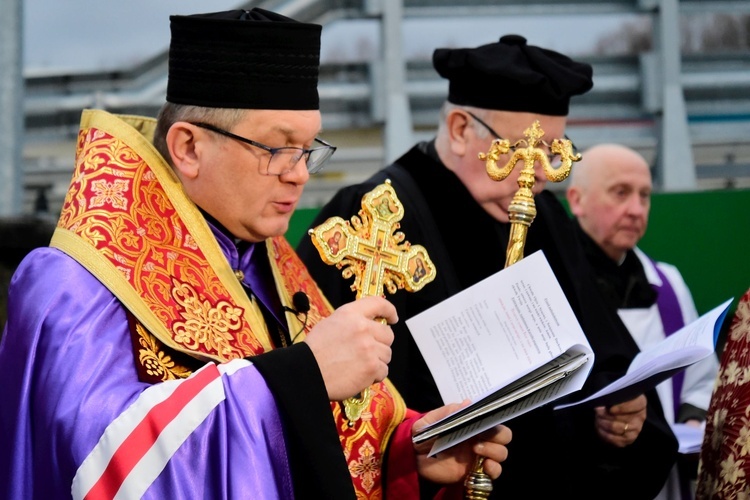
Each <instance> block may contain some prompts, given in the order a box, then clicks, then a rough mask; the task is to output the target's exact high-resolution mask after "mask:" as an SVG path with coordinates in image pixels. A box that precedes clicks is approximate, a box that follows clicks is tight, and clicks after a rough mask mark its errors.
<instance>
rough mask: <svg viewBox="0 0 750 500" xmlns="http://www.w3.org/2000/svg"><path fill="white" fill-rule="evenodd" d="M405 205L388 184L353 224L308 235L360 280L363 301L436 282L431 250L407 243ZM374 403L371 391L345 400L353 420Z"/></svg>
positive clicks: (326, 226)
mask: <svg viewBox="0 0 750 500" xmlns="http://www.w3.org/2000/svg"><path fill="white" fill-rule="evenodd" d="M403 217H404V206H403V205H402V204H401V201H400V200H399V199H398V197H397V196H396V192H395V191H394V190H393V187H392V186H391V183H390V181H388V180H386V181H385V183H384V184H380V185H379V186H377V187H375V189H373V190H372V191H370V192H369V193H367V194H366V195H365V196H364V197H363V198H362V209H361V210H360V211H359V215H354V216H352V218H351V221H346V220H344V219H342V218H341V217H331V218H330V219H328V220H327V221H325V222H324V223H323V224H321V225H319V226H318V227H316V228H314V229H310V230H309V231H308V233H309V234H310V236H311V237H312V242H313V244H314V245H315V247H316V248H317V249H318V252H320V257H321V258H322V259H323V262H325V263H326V264H331V265H336V267H338V268H339V269H342V272H341V274H342V276H343V277H344V278H346V279H349V278H351V277H352V276H354V282H353V283H352V286H351V288H352V290H353V291H355V292H356V294H357V298H358V299H359V298H361V297H368V296H385V290H387V291H388V293H396V291H398V290H399V289H406V290H407V291H409V292H416V291H418V290H421V289H422V287H424V286H425V285H426V284H427V283H429V282H430V281H432V280H433V279H435V266H434V264H433V263H432V260H430V257H429V255H428V254H427V250H425V248H424V247H423V246H421V245H412V244H410V243H409V242H408V241H406V240H405V239H406V237H405V235H404V233H402V232H401V231H398V229H399V227H400V225H399V221H400V220H401V219H402V218H403ZM368 405H369V388H368V389H365V390H364V391H363V392H362V393H361V394H360V395H359V396H358V397H353V398H349V399H347V400H346V401H344V411H345V413H346V416H347V418H348V419H349V421H350V422H353V421H355V420H357V419H358V418H359V416H360V414H361V413H362V410H363V409H364V408H366V407H367V406H368Z"/></svg>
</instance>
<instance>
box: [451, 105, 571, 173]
mask: <svg viewBox="0 0 750 500" xmlns="http://www.w3.org/2000/svg"><path fill="white" fill-rule="evenodd" d="M464 111H466V113H467V114H468V115H469V116H471V117H472V118H473V119H474V120H476V121H477V122H478V123H479V124H480V125H481V126H483V127H484V128H486V129H487V131H488V132H489V133H490V134H492V135H493V136H495V139H499V140H501V141H504V140H505V139H503V138H502V137H501V136H500V134H498V133H497V132H495V131H494V130H493V129H492V127H490V126H489V125H487V124H486V123H485V122H484V121H482V119H481V118H479V117H478V116H477V115H475V114H474V113H472V112H471V111H469V110H468V109H464ZM563 139H566V140H568V141H570V139H569V138H568V136H567V134H566V135H563ZM523 142H526V141H523ZM539 142H540V143H541V144H544V145H545V146H547V148H550V147H551V146H550V144H549V143H547V141H539ZM520 143H521V140H519V141H516V142H514V143H513V144H511V145H510V152H511V153H513V152H515V150H516V149H517V148H519V147H520ZM570 146H571V148H572V150H573V154H574V155H577V154H578V148H577V147H576V145H575V144H574V143H573V141H570ZM559 158H560V155H559V154H557V153H547V159H548V160H549V162H550V163H552V164H554V163H555V161H557V160H558V159H559Z"/></svg>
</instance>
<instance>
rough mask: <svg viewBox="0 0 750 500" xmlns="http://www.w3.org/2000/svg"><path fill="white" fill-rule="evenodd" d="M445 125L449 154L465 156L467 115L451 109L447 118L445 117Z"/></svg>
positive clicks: (467, 127)
mask: <svg viewBox="0 0 750 500" xmlns="http://www.w3.org/2000/svg"><path fill="white" fill-rule="evenodd" d="M445 124H446V126H447V128H448V137H449V139H450V146H451V152H452V153H453V154H454V155H457V156H463V155H465V154H466V147H467V144H468V142H469V139H468V137H467V136H466V133H467V131H468V129H469V117H468V115H467V114H466V113H465V112H463V111H461V110H458V109H452V110H451V111H449V112H448V116H446V117H445Z"/></svg>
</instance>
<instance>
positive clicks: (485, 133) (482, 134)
mask: <svg viewBox="0 0 750 500" xmlns="http://www.w3.org/2000/svg"><path fill="white" fill-rule="evenodd" d="M454 109H462V110H464V111H471V112H472V113H473V114H475V115H476V116H478V117H479V118H480V119H481V120H484V121H487V120H488V116H487V110H486V109H482V108H475V107H473V106H459V105H458V104H453V103H452V102H450V101H445V102H444V103H443V105H442V107H441V108H440V122H439V123H438V131H437V134H438V135H440V134H442V133H444V132H445V130H446V126H447V124H446V121H445V120H446V118H448V114H449V113H450V112H451V111H453V110H454ZM469 121H470V123H471V126H472V127H474V131H475V132H476V134H477V136H478V137H479V138H480V139H485V138H486V137H489V135H490V132H489V130H487V129H486V128H484V127H483V126H482V125H481V124H479V123H477V121H476V120H469Z"/></svg>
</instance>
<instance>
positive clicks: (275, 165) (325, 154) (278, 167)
mask: <svg viewBox="0 0 750 500" xmlns="http://www.w3.org/2000/svg"><path fill="white" fill-rule="evenodd" d="M192 124H193V125H195V126H196V127H200V128H204V129H206V130H210V131H211V132H216V133H217V134H220V135H223V136H225V137H229V138H230V139H234V140H235V141H240V142H242V143H245V144H249V145H250V146H255V147H256V148H260V149H262V150H264V151H267V152H269V153H270V156H269V157H268V163H267V164H266V167H265V171H263V169H261V172H260V173H261V174H263V175H284V174H287V173H289V172H291V171H292V169H293V168H294V167H295V165H297V163H299V161H300V160H301V159H302V158H304V159H305V165H306V166H307V171H308V172H310V173H311V174H314V173H316V172H320V170H321V169H322V168H323V166H324V165H325V163H326V161H328V159H329V158H330V157H331V156H333V153H334V152H336V146H331V145H330V144H328V143H327V142H326V141H324V140H323V139H319V138H317V137H316V138H315V142H316V143H317V144H320V146H318V147H315V148H312V149H304V148H295V147H292V146H284V147H281V148H272V147H270V146H266V145H265V144H261V143H260V142H255V141H253V140H250V139H247V138H245V137H242V136H239V135H236V134H233V133H231V132H229V131H228V130H224V129H223V128H219V127H216V126H214V125H211V124H209V123H203V122H196V123H192Z"/></svg>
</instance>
